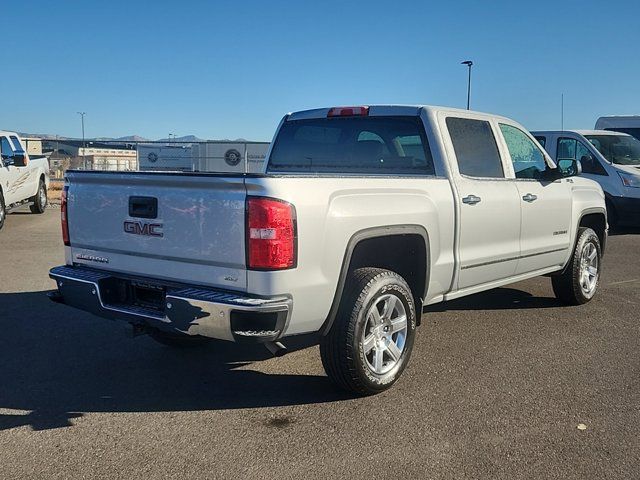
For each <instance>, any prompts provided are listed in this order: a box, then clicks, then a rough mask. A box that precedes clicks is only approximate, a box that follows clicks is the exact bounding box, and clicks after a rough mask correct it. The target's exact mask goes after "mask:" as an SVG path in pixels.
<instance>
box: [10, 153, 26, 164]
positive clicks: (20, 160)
mask: <svg viewBox="0 0 640 480" xmlns="http://www.w3.org/2000/svg"><path fill="white" fill-rule="evenodd" d="M12 160H13V164H14V165H15V166H16V167H26V166H27V161H26V160H27V158H26V156H25V154H24V152H16V153H14V154H13V157H12Z"/></svg>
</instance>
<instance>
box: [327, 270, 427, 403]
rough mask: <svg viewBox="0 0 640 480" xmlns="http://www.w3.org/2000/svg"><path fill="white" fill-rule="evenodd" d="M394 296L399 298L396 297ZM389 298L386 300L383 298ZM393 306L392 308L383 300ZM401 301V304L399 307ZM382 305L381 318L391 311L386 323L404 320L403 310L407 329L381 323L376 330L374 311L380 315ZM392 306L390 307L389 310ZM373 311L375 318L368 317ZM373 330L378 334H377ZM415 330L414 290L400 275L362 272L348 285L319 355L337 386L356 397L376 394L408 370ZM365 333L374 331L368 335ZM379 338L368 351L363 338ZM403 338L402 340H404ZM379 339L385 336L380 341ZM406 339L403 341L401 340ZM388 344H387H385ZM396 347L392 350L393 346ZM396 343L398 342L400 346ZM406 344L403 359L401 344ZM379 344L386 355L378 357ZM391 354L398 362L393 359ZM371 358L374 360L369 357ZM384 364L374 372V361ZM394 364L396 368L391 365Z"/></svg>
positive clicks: (353, 277) (403, 345) (358, 272)
mask: <svg viewBox="0 0 640 480" xmlns="http://www.w3.org/2000/svg"><path fill="white" fill-rule="evenodd" d="M392 297H395V300H394V299H393V298H392ZM385 299H386V300H385ZM386 301H388V302H390V303H389V304H387V303H383V302H386ZM398 302H400V303H398ZM380 303H383V311H382V312H381V313H382V317H383V318H384V317H386V315H385V313H386V310H388V309H389V308H393V311H392V312H391V313H390V314H389V315H388V317H389V318H388V319H387V320H388V322H389V323H388V324H387V325H391V324H392V320H394V319H393V318H392V317H393V315H394V314H397V317H396V318H395V320H396V321H397V323H396V324H397V325H400V324H401V322H399V321H398V320H399V319H400V318H401V314H400V312H401V310H400V306H401V307H402V308H403V309H404V314H405V316H406V329H405V331H403V332H395V333H394V330H393V328H394V327H388V326H385V322H386V320H380V322H379V323H378V325H377V326H376V327H375V328H373V329H371V328H372V324H374V323H375V322H373V321H372V316H373V315H374V314H373V310H372V309H373V308H376V309H377V311H378V316H377V317H378V319H380V315H379V314H380V309H379V305H380ZM391 305H392V307H391ZM369 313H371V315H369ZM374 330H375V332H374ZM415 330H416V309H415V303H414V300H413V296H412V294H411V289H410V288H409V285H407V282H406V281H405V280H404V279H403V278H402V277H401V276H400V275H398V274H397V273H395V272H391V271H389V270H383V269H381V268H359V269H357V270H354V271H353V272H351V273H350V276H349V278H348V280H347V283H346V285H345V290H344V293H343V297H342V301H341V303H340V307H339V309H338V313H337V315H336V319H335V321H334V323H333V325H332V327H331V330H330V331H329V332H328V333H327V335H326V336H324V337H323V338H322V339H321V340H320V355H321V358H322V365H323V367H324V370H325V372H326V373H327V376H328V377H329V378H330V379H331V380H332V381H333V382H334V383H335V384H336V385H338V386H339V387H341V388H343V389H345V390H347V391H349V392H353V393H356V394H358V395H373V394H376V393H380V392H382V391H384V390H387V389H389V388H390V387H391V386H392V385H393V384H394V383H395V382H396V381H397V380H398V379H399V378H400V376H401V375H402V372H403V371H404V369H405V368H406V366H407V364H408V362H409V358H410V357H411V350H412V349H413V342H414V339H415ZM367 331H369V332H371V333H369V334H368V335H367ZM374 334H375V335H377V337H375V338H376V339H377V341H373V342H371V343H372V344H373V345H375V346H374V347H373V348H371V347H369V348H370V350H369V353H365V348H366V347H365V346H364V340H365V339H366V338H367V337H369V338H371V337H372V336H374ZM401 335H403V337H401ZM380 336H383V337H382V338H381V337H380ZM402 340H403V341H402ZM385 342H386V343H385ZM392 342H393V343H394V345H396V347H394V350H393V351H392V350H391V348H388V349H385V348H386V347H385V345H386V346H387V347H391V345H390V344H391V343H392ZM396 342H398V343H396ZM400 343H402V350H401V351H400V355H397V354H398V352H399V350H397V346H398V345H399V344H400ZM378 346H380V350H381V351H382V352H383V353H380V357H378ZM392 353H393V355H394V356H396V357H397V358H396V359H395V360H394V358H393V357H392V356H391V354H392ZM370 355H371V360H370V359H369V356H370ZM385 355H386V356H387V360H388V361H387V367H388V368H390V370H388V371H384V368H386V367H384V365H385V362H384V357H385ZM371 362H376V363H377V364H379V365H381V366H382V368H380V373H376V371H375V370H374V369H373V366H372V363H371ZM391 365H393V366H391Z"/></svg>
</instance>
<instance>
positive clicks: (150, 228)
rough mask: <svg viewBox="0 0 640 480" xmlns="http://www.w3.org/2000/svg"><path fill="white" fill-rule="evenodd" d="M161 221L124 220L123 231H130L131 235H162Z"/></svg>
mask: <svg viewBox="0 0 640 480" xmlns="http://www.w3.org/2000/svg"><path fill="white" fill-rule="evenodd" d="M162 226H163V225H162V224H161V223H145V222H133V221H130V220H128V221H126V222H124V231H125V233H132V234H133V235H143V236H145V237H164V233H162Z"/></svg>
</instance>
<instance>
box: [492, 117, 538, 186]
mask: <svg viewBox="0 0 640 480" xmlns="http://www.w3.org/2000/svg"><path fill="white" fill-rule="evenodd" d="M500 131H501V132H502V136H503V137H504V141H505V142H506V144H507V148H508V149H509V155H511V162H512V163H513V170H514V171H515V173H516V178H535V179H537V178H540V177H541V174H542V172H544V171H545V170H546V169H547V162H546V161H545V159H544V154H543V153H542V151H541V150H540V149H539V148H538V146H537V145H536V144H535V142H533V141H532V140H531V139H530V138H529V137H528V136H527V135H526V134H525V133H524V132H523V131H522V130H520V129H518V128H516V127H513V126H511V125H505V124H503V123H501V124H500Z"/></svg>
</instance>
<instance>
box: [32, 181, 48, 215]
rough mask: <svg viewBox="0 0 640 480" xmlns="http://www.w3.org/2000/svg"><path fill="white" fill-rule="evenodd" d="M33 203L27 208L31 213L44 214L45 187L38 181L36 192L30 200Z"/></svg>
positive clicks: (42, 182) (45, 202) (45, 205)
mask: <svg viewBox="0 0 640 480" xmlns="http://www.w3.org/2000/svg"><path fill="white" fill-rule="evenodd" d="M30 200H31V201H32V202H33V203H32V204H31V205H30V206H29V208H30V209H31V213H44V211H45V210H46V208H47V186H46V185H45V183H44V181H42V180H40V183H39V185H38V192H37V193H36V194H35V196H34V197H32V198H31V199H30Z"/></svg>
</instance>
